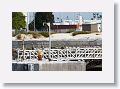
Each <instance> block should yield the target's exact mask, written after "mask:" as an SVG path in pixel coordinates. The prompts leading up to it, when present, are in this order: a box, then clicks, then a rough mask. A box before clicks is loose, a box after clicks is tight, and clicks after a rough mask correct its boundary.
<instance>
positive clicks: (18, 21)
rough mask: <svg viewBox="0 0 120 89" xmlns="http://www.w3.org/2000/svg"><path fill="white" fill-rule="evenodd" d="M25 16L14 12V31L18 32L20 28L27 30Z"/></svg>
mask: <svg viewBox="0 0 120 89" xmlns="http://www.w3.org/2000/svg"><path fill="white" fill-rule="evenodd" d="M25 26H26V22H25V16H24V15H23V13H22V12H12V29H15V31H16V32H18V30H20V28H25Z"/></svg>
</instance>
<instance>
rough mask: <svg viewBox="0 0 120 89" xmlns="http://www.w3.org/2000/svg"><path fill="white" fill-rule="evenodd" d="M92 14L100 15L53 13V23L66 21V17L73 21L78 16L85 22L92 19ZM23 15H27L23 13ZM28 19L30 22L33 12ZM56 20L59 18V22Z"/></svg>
mask: <svg viewBox="0 0 120 89" xmlns="http://www.w3.org/2000/svg"><path fill="white" fill-rule="evenodd" d="M93 13H99V14H100V15H102V13H101V12H53V14H54V19H55V22H57V21H60V19H62V20H63V19H66V18H67V16H68V18H69V19H71V20H73V21H74V20H75V19H76V18H77V16H79V15H80V16H82V17H83V19H86V20H87V19H91V18H92V17H93ZM24 14H25V15H27V14H26V13H25V12H24ZM29 17H30V19H29V20H30V22H31V21H32V20H33V12H29ZM57 18H59V20H58V19H57Z"/></svg>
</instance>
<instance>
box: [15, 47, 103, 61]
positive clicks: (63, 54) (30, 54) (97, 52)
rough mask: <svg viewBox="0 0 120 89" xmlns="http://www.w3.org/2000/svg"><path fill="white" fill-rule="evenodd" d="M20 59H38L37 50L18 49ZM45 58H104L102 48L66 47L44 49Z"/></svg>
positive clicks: (69, 59) (55, 59)
mask: <svg viewBox="0 0 120 89" xmlns="http://www.w3.org/2000/svg"><path fill="white" fill-rule="evenodd" d="M17 53H18V58H17V60H18V61H22V60H35V59H38V56H37V50H24V51H23V50H18V52H17ZM43 54H44V55H43V60H45V59H51V61H79V60H85V59H102V48H66V49H50V51H49V49H48V48H45V49H44V50H43Z"/></svg>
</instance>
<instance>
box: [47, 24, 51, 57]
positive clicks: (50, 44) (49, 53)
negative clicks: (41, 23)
mask: <svg viewBox="0 0 120 89" xmlns="http://www.w3.org/2000/svg"><path fill="white" fill-rule="evenodd" d="M47 25H48V27H49V58H50V59H51V56H50V50H51V37H50V34H51V30H50V23H47Z"/></svg>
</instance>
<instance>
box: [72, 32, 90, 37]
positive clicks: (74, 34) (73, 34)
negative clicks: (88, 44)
mask: <svg viewBox="0 0 120 89" xmlns="http://www.w3.org/2000/svg"><path fill="white" fill-rule="evenodd" d="M78 34H90V32H85V31H80V32H73V33H72V36H76V35H78Z"/></svg>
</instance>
